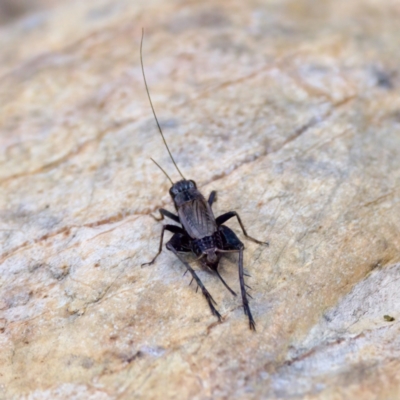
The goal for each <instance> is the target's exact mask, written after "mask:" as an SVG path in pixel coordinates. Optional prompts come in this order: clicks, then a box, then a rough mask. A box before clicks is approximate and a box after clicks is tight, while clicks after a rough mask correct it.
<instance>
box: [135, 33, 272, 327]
mask: <svg viewBox="0 0 400 400" xmlns="http://www.w3.org/2000/svg"><path fill="white" fill-rule="evenodd" d="M143 37H144V30H142V39H141V42H140V63H141V66H142V74H143V80H144V84H145V87H146V92H147V96H148V98H149V102H150V106H151V109H152V111H153V115H154V118H155V120H156V123H157V127H158V130H159V132H160V134H161V137H162V139H163V141H164V144H165V147H166V148H167V151H168V153H169V155H170V157H171V160H172V162H173V164H174V165H175V168H176V169H177V171H178V172H179V175H180V176H181V177H182V180H180V181H178V182H176V183H174V182H173V181H172V179H171V178H170V177H169V176H168V174H167V173H166V172H165V171H164V170H163V169H162V168H161V167H160V165H158V164H157V163H156V162H155V161H154V160H153V159H152V161H153V162H154V163H155V164H156V165H157V166H158V167H159V168H160V169H161V171H163V173H164V174H165V175H166V177H167V178H168V179H169V180H170V182H171V184H172V187H171V189H170V190H169V194H170V195H171V197H172V200H173V201H174V205H175V209H176V211H177V213H178V215H175V214H173V213H171V212H170V211H168V210H165V209H163V208H161V209H160V210H159V212H160V218H155V217H154V218H155V219H156V220H157V221H161V220H163V219H164V217H168V218H170V219H172V220H173V221H175V222H177V223H179V224H180V225H181V226H177V225H169V224H168V225H163V228H162V231H161V237H160V246H159V249H158V253H157V254H156V255H155V257H154V258H153V259H152V260H151V261H150V262H148V263H144V264H142V266H144V265H150V264H153V263H154V261H155V260H156V259H157V257H158V256H159V254H160V253H161V251H162V244H163V239H164V232H165V231H169V232H172V233H173V236H172V237H171V239H170V240H169V241H168V242H167V245H166V247H167V249H168V250H170V251H172V252H173V253H174V254H175V255H176V257H178V258H179V260H180V261H181V262H182V263H183V264H184V266H185V267H186V269H187V271H189V272H190V274H191V275H192V278H193V279H194V280H195V281H196V283H197V285H198V286H199V287H200V289H201V291H202V292H203V295H204V297H205V298H206V300H207V302H208V305H209V307H210V309H211V312H212V313H213V315H215V316H216V317H217V318H218V320H219V321H221V314H220V313H219V312H218V310H217V309H216V308H215V307H214V304H216V302H215V301H214V299H213V298H212V296H211V295H210V293H209V292H208V290H207V289H206V288H205V286H204V285H203V283H202V282H201V280H200V279H199V277H198V276H197V274H196V272H195V271H194V270H193V268H192V267H191V266H190V265H189V263H188V262H186V261H185V260H184V259H183V258H182V256H181V255H180V253H192V254H194V255H195V256H196V257H197V259H196V260H199V261H200V262H201V264H202V266H203V267H208V268H209V269H211V270H212V271H214V272H215V273H216V274H217V276H218V278H219V279H220V280H221V282H222V283H223V284H224V286H225V287H226V288H227V289H228V290H229V291H230V292H231V293H232V294H233V295H234V296H236V293H235V292H234V291H233V290H232V289H231V288H230V287H229V286H228V284H227V283H226V282H225V281H224V279H223V278H222V276H221V275H220V274H219V272H218V264H219V260H220V259H221V256H222V255H223V254H224V253H239V281H240V291H241V294H242V303H243V309H244V313H245V315H247V317H248V319H249V326H250V329H252V330H255V329H256V324H255V322H254V319H253V316H252V315H251V311H250V306H249V301H248V299H247V296H250V295H249V294H248V293H247V292H246V286H247V285H246V284H245V282H244V275H245V273H244V271H243V250H244V245H243V243H242V242H241V241H240V240H239V239H238V237H237V236H236V235H235V233H234V232H233V231H232V230H231V229H230V228H228V227H227V226H225V225H223V224H224V223H225V222H226V221H228V220H229V219H230V218H232V217H236V218H237V220H238V222H239V224H240V227H241V228H242V231H243V234H244V235H245V236H246V237H247V238H248V239H250V240H252V241H253V242H256V243H258V244H266V245H268V242H261V241H259V240H257V239H254V238H252V237H251V236H249V235H248V234H247V232H246V229H245V228H244V226H243V223H242V221H241V219H240V217H239V215H238V213H237V212H236V211H230V212H227V213H225V214H223V215H220V216H219V217H217V218H215V217H214V214H213V211H212V208H211V206H212V204H213V202H214V200H215V196H216V192H215V191H212V192H211V193H210V196H209V197H208V200H206V199H205V198H204V196H203V195H202V194H201V193H200V191H199V190H198V189H197V186H196V183H195V182H194V181H193V180H187V179H186V178H185V177H184V176H183V174H182V172H181V171H180V170H179V168H178V166H177V164H176V162H175V160H174V158H173V157H172V154H171V151H170V150H169V147H168V145H167V142H166V140H165V137H164V135H163V132H162V129H161V126H160V124H159V122H158V119H157V116H156V113H155V111H154V107H153V103H152V101H151V98H150V92H149V88H148V86H147V81H146V76H145V73H144V67H143V55H142V47H143ZM187 271H186V272H187ZM193 279H192V280H193ZM247 287H248V286H247Z"/></svg>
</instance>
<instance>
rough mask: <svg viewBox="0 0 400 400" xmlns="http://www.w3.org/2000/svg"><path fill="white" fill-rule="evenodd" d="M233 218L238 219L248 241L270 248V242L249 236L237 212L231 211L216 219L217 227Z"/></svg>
mask: <svg viewBox="0 0 400 400" xmlns="http://www.w3.org/2000/svg"><path fill="white" fill-rule="evenodd" d="M232 217H236V218H237V220H238V222H239V225H240V227H241V228H242V231H243V235H244V236H246V237H247V239H250V240H252V241H253V242H256V243H258V244H266V245H267V246H269V243H268V242H261V241H260V240H257V239H254V238H253V237H251V236H249V235H248V234H247V232H246V229H245V228H244V225H243V222H242V220H241V219H240V217H239V214H238V213H237V212H236V211H229V212H227V213H225V214H222V215H220V216H219V217H218V218H216V221H217V225H218V226H219V225H222V224H223V223H225V222H226V221H228V219H231V218H232Z"/></svg>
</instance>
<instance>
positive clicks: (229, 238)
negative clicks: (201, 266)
mask: <svg viewBox="0 0 400 400" xmlns="http://www.w3.org/2000/svg"><path fill="white" fill-rule="evenodd" d="M219 231H220V232H221V237H222V241H223V247H224V249H223V250H227V251H229V250H231V251H237V252H238V253H239V263H238V264H239V282H240V292H241V294H242V304H243V310H244V313H245V315H247V318H248V319H249V327H250V329H251V330H253V331H255V330H256V323H255V321H254V318H253V315H252V314H251V310H250V305H249V300H248V299H247V296H250V295H249V294H247V292H246V283H245V281H244V275H245V273H244V270H243V249H244V246H243V243H242V242H241V241H240V240H239V239H238V237H237V236H236V235H235V233H234V232H233V231H232V230H231V229H230V228H228V227H227V226H224V225H221V226H220V227H219Z"/></svg>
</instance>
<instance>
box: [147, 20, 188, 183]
mask: <svg viewBox="0 0 400 400" xmlns="http://www.w3.org/2000/svg"><path fill="white" fill-rule="evenodd" d="M143 38H144V28H142V40H141V41H140V64H141V65H142V74H143V80H144V85H145V86H146V92H147V97H148V98H149V102H150V106H151V109H152V111H153V115H154V118H155V120H156V122H157V127H158V130H159V131H160V134H161V137H162V139H163V141H164V144H165V147H166V148H167V150H168V153H169V156H170V157H171V160H172V162H173V163H174V165H175V168H176V170H177V171H178V172H179V175H180V176H181V177H182V178H183V179H184V180H186V179H185V177H184V176H183V174H182V172H181V171H180V169H179V168H178V166H177V165H176V162H175V160H174V157H172V154H171V151H170V150H169V147H168V145H167V141H166V140H165V137H164V134H163V132H162V130H161V126H160V124H159V122H158V119H157V116H156V112H155V111H154V107H153V103H152V101H151V98H150V92H149V88H148V86H147V81H146V76H145V74H144V67H143V53H142V48H143ZM157 165H158V164H157ZM160 168H161V167H160ZM171 182H172V181H171Z"/></svg>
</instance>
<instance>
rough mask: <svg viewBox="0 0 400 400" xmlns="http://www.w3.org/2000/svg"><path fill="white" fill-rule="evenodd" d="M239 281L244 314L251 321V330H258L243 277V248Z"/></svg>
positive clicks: (240, 257)
mask: <svg viewBox="0 0 400 400" xmlns="http://www.w3.org/2000/svg"><path fill="white" fill-rule="evenodd" d="M239 281H240V291H241V292H242V303H243V310H244V313H245V314H246V315H247V318H248V319H249V326H250V329H251V330H253V331H255V330H256V323H255V322H254V319H253V316H252V315H251V311H250V306H249V301H248V300H247V292H246V287H245V286H244V285H245V283H244V276H243V248H242V249H240V250H239Z"/></svg>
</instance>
